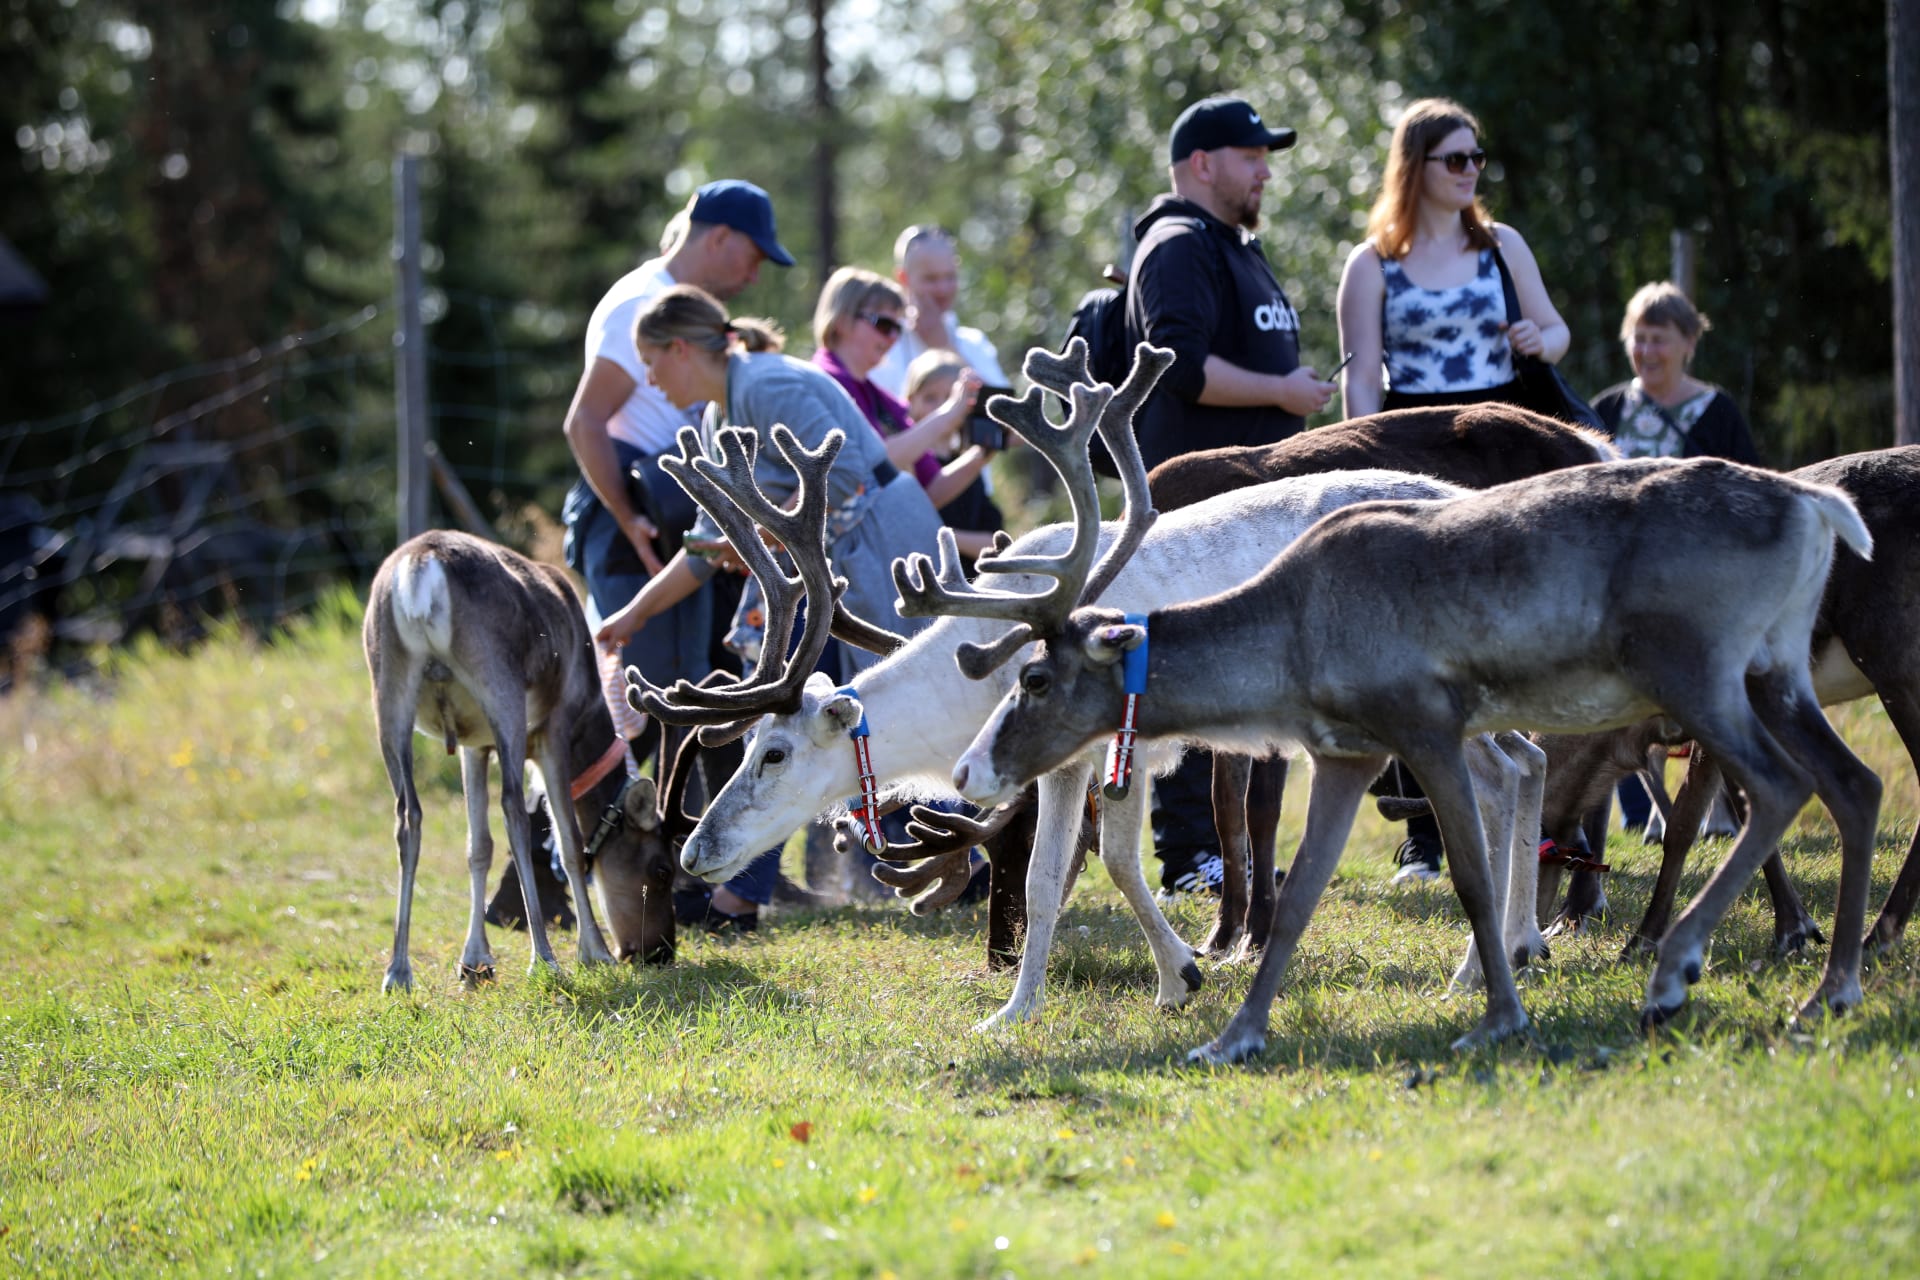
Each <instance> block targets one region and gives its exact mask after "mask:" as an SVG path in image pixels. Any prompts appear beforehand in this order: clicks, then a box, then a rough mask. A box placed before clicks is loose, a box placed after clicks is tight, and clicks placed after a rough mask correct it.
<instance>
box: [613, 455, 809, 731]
mask: <svg viewBox="0 0 1920 1280" xmlns="http://www.w3.org/2000/svg"><path fill="white" fill-rule="evenodd" d="M772 436H773V447H774V448H775V449H776V450H778V451H779V453H780V456H781V457H782V458H784V459H785V460H786V463H787V465H788V466H789V467H791V468H792V469H793V472H794V474H795V475H796V476H798V477H799V480H800V487H799V490H798V494H797V498H798V500H797V501H796V503H795V504H794V508H793V510H791V511H786V510H782V509H781V508H780V507H779V506H778V505H777V504H775V503H774V502H773V501H772V500H771V499H769V498H768V497H767V495H766V494H765V493H764V492H763V491H762V490H761V488H760V486H759V484H758V483H757V482H756V481H755V480H754V478H753V469H754V463H755V461H756V460H757V457H758V453H759V446H760V440H759V436H758V435H757V434H756V433H755V432H753V431H749V430H746V429H744V428H740V427H726V428H723V429H722V430H721V431H719V432H718V433H717V434H716V435H715V437H714V446H715V449H716V450H717V452H718V454H719V457H718V458H717V459H716V458H713V457H709V456H708V455H707V453H706V452H705V451H704V450H703V449H702V448H701V445H700V437H699V433H697V432H696V431H694V429H693V428H692V427H682V428H681V429H680V436H679V444H680V456H679V457H677V458H674V457H664V458H662V459H661V460H660V466H661V469H662V470H664V471H666V472H667V473H668V474H669V475H671V476H672V477H673V478H674V479H675V480H678V481H679V482H680V486H681V487H682V488H683V489H685V490H686V491H687V493H688V494H689V495H691V496H692V498H693V499H694V501H696V502H698V503H699V504H700V505H701V506H702V507H703V508H705V509H706V512H707V514H708V515H710V516H712V517H713V520H714V523H716V524H718V525H719V526H720V528H721V530H722V531H723V532H725V534H726V535H727V540H728V542H729V543H731V544H732V546H733V548H734V550H735V551H736V552H737V553H738V554H739V556H740V558H741V559H742V560H744V561H746V563H747V567H748V568H749V569H750V570H751V571H752V573H753V576H754V577H755V578H756V579H758V580H759V582H760V590H761V592H762V594H764V595H765V597H766V619H767V622H766V634H765V637H764V639H763V641H762V644H761V649H760V658H759V660H758V661H757V662H756V663H755V664H754V668H753V671H752V673H751V674H749V675H748V676H747V677H746V678H745V679H742V680H740V681H738V682H737V683H733V684H724V685H717V686H706V685H700V684H693V683H691V682H689V681H687V680H679V681H676V682H675V683H674V684H673V685H672V686H671V687H669V688H666V689H662V688H660V687H658V686H656V685H654V684H652V683H650V682H649V681H648V680H647V678H646V677H645V676H644V675H642V674H641V673H640V670H639V669H638V668H637V667H628V668H627V700H628V701H629V702H631V703H633V705H634V706H636V707H638V708H639V709H641V710H643V711H646V712H648V713H649V714H651V715H654V716H657V717H658V718H660V719H661V720H664V721H666V722H667V723H669V724H697V725H703V726H708V728H707V729H706V730H704V731H703V732H702V733H701V735H700V738H701V741H702V743H704V744H705V745H708V746H714V745H718V743H720V742H725V741H728V740H730V739H731V738H734V737H738V736H739V734H740V733H744V732H745V731H746V729H747V728H748V727H750V726H751V724H752V722H753V721H754V720H755V719H757V718H758V717H759V716H761V715H764V714H766V713H767V712H769V711H791V710H793V709H795V708H797V707H798V706H799V705H800V689H801V686H803V685H804V684H805V683H806V679H807V676H808V675H809V674H811V673H812V671H813V668H814V664H815V663H816V662H818V661H819V660H820V654H821V652H822V651H823V650H825V648H826V644H827V638H828V635H829V632H830V630H831V628H832V626H833V623H834V614H835V606H836V605H837V604H838V602H839V594H840V592H842V591H845V590H846V585H847V584H846V580H845V579H844V578H835V577H834V576H833V569H832V566H831V565H830V564H829V563H828V562H827V504H828V501H829V497H828V487H827V475H828V473H829V472H830V471H831V470H832V468H833V460H834V458H835V457H836V456H837V455H838V454H839V452H840V446H841V445H842V444H844V443H845V441H846V436H845V435H844V434H843V433H842V432H840V431H837V430H836V431H831V432H829V433H828V434H827V438H826V439H825V440H824V441H822V442H821V444H820V447H819V448H818V449H815V450H811V451H809V450H808V449H807V448H806V447H805V446H803V445H802V444H801V443H800V442H799V440H798V439H797V438H795V436H794V434H793V432H791V431H789V430H788V429H787V428H786V427H784V426H780V425H775V426H774V428H773V431H772ZM762 528H764V529H766V530H767V531H768V532H769V533H771V534H772V535H773V536H774V537H775V538H777V539H779V541H780V543H781V544H782V545H783V546H784V547H785V548H786V550H787V555H788V557H789V558H790V559H791V560H792V561H793V564H794V567H795V569H796V570H797V571H798V573H799V577H797V578H790V577H788V576H787V575H786V573H785V572H784V571H783V570H782V569H781V568H780V566H779V563H778V562H777V561H776V560H775V559H774V556H773V553H772V552H771V551H769V550H768V548H767V546H766V544H765V542H763V541H762V540H761V537H760V529H762ZM806 599H811V600H813V601H814V604H813V607H812V608H810V609H809V610H808V611H807V621H806V626H805V628H804V629H803V630H802V632H801V635H800V643H799V644H798V645H797V646H795V647H794V649H793V652H792V655H791V656H789V655H788V640H789V639H790V638H791V636H792V634H793V623H794V619H795V617H796V616H797V615H798V613H799V610H800V602H801V601H802V600H806ZM718 726H725V729H726V730H737V732H726V731H725V730H721V731H719V732H716V731H715V729H716V728H717V727H718Z"/></svg>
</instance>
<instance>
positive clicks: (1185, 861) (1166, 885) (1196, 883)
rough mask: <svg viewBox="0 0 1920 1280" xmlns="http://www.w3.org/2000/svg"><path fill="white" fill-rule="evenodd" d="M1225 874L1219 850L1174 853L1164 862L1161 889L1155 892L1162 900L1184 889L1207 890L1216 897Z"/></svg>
mask: <svg viewBox="0 0 1920 1280" xmlns="http://www.w3.org/2000/svg"><path fill="white" fill-rule="evenodd" d="M1226 878H1227V876H1226V864H1225V863H1223V862H1222V861H1221V860H1220V855H1219V854H1217V853H1213V852H1210V851H1205V850H1202V851H1198V852H1195V853H1190V854H1187V855H1185V856H1182V855H1180V854H1172V855H1170V856H1168V857H1167V858H1166V859H1165V860H1164V861H1163V862H1162V863H1161V866H1160V892H1159V893H1158V894H1156V895H1154V896H1155V897H1157V898H1158V899H1159V900H1160V901H1162V902H1167V901H1170V900H1171V899H1173V898H1176V897H1178V896H1180V895H1181V894H1183V893H1204V894H1209V895H1211V896H1213V897H1216V898H1217V897H1219V896H1220V887H1221V886H1222V885H1223V884H1225V883H1226Z"/></svg>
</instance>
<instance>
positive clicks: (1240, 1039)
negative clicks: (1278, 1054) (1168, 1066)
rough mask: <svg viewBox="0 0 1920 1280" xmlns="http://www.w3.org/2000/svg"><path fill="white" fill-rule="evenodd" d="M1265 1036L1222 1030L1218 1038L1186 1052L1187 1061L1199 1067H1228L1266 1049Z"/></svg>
mask: <svg viewBox="0 0 1920 1280" xmlns="http://www.w3.org/2000/svg"><path fill="white" fill-rule="evenodd" d="M1266 1047H1267V1038H1266V1037H1265V1036H1260V1035H1236V1034H1234V1033H1232V1032H1231V1031H1226V1032H1222V1033H1221V1035H1220V1038H1219V1039H1217V1040H1213V1041H1211V1042H1209V1043H1207V1044H1203V1045H1201V1046H1200V1047H1199V1048H1198V1049H1193V1050H1190V1051H1189V1052H1188V1053H1187V1061H1188V1062H1190V1063H1192V1064H1194V1065H1195V1066H1200V1067H1230V1066H1233V1065H1234V1064H1236V1063H1241V1062H1246V1061H1247V1060H1248V1059H1250V1058H1253V1057H1255V1056H1256V1055H1258V1054H1260V1053H1263V1052H1265V1051H1266Z"/></svg>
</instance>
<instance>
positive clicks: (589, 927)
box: [362, 531, 674, 991]
mask: <svg viewBox="0 0 1920 1280" xmlns="http://www.w3.org/2000/svg"><path fill="white" fill-rule="evenodd" d="M362 639H363V641H364V645H365V649H366V655H367V667H368V670H369V671H370V672H371V673H372V676H373V709H374V720H375V725H376V728H377V731H378V733H379V738H380V753H381V758H382V759H383V760H384V761H385V763H386V767H387V777H388V779H389V780H390V781H391V782H392V784H393V793H394V797H395V814H396V825H395V831H394V838H395V842H396V843H397V844H398V846H399V854H400V883H399V890H398V904H397V907H396V910H395V918H394V931H393V958H392V960H391V961H390V962H389V963H388V965H387V974H386V978H385V980H384V981H383V982H382V983H381V986H382V989H384V990H402V991H404V990H407V989H410V988H411V987H412V985H413V967H412V964H411V962H410V960H409V958H408V952H407V935H408V928H409V924H410V921H411V917H412V910H413V883H414V875H415V872H416V870H417V868H418V865H419V860H420V820H421V812H420V797H419V794H418V792H417V791H416V789H415V786H414V778H413V733H414V730H415V729H416V728H418V729H419V731H420V732H421V733H423V734H425V735H426V736H427V737H429V738H431V739H433V740H434V741H435V742H443V743H445V744H446V749H447V751H448V753H449V754H451V753H452V752H454V751H455V750H456V749H457V750H458V751H459V754H460V779H461V784H462V786H463V787H464V788H465V791H466V797H467V870H468V874H469V876H470V878H471V880H472V888H473V894H472V911H471V913H470V915H469V917H468V922H467V941H466V946H465V948H464V949H463V950H462V952H461V955H460V975H461V977H462V978H463V979H465V980H468V981H476V980H481V979H485V978H489V977H491V976H492V973H493V953H492V951H491V950H490V949H489V948H488V946H487V933H486V921H485V918H484V917H485V914H486V884H487V871H488V869H489V867H490V866H491V865H492V862H493V837H492V835H491V833H490V832H489V830H488V823H487V761H488V758H489V757H490V756H492V755H494V754H496V753H497V754H498V755H499V757H500V792H501V795H500V804H501V810H502V813H503V816H504V817H505V820H506V829H507V847H508V848H509V849H510V850H511V851H512V854H513V861H514V865H515V867H516V868H517V869H518V872H519V876H520V884H521V889H522V892H523V893H524V895H525V899H526V919H527V932H528V934H529V935H530V938H531V941H532V948H533V964H534V966H536V967H537V966H539V965H543V964H544V965H547V966H553V965H554V964H555V960H554V955H553V948H552V946H551V945H549V943H548V941H547V930H546V915H545V913H544V912H543V911H542V910H541V908H540V902H539V896H538V890H537V889H535V888H534V878H533V864H532V848H531V845H532V835H531V831H530V824H529V822H528V818H527V808H526V803H525V781H524V776H523V772H522V770H523V762H524V761H527V760H529V759H531V760H534V761H535V762H536V763H538V765H539V766H540V773H541V776H542V778H543V779H544V780H545V782H546V786H547V795H548V798H549V801H550V805H551V809H552V812H553V819H554V821H553V826H554V834H555V836H556V837H557V838H558V839H559V842H560V857H561V861H562V863H563V864H564V866H565V868H566V875H567V883H568V887H569V888H570V889H571V891H572V893H573V899H574V902H575V903H577V904H578V911H579V922H580V926H579V927H580V936H579V947H580V959H581V961H582V962H583V963H595V962H603V961H608V960H611V959H613V957H614V953H613V952H612V951H611V950H610V949H609V948H608V946H607V942H606V939H605V937H604V935H603V934H602V933H601V931H600V926H599V924H598V922H597V921H596V920H595V919H594V915H593V907H592V904H591V903H590V902H589V901H588V898H587V895H586V893H585V892H584V889H585V886H586V876H587V873H588V871H589V870H595V871H597V875H596V876H595V880H596V883H597V886H598V889H599V891H600V893H601V895H602V900H603V902H604V903H605V904H606V906H607V913H608V919H609V925H610V927H611V928H612V929H613V932H614V937H615V940H616V944H617V946H618V948H619V954H620V955H621V956H623V957H636V958H641V959H646V960H671V959H672V958H673V948H674V925H673V909H672V904H671V902H670V901H669V898H668V888H669V885H670V883H671V880H672V874H673V864H672V860H671V855H670V854H669V852H668V850H667V847H666V844H665V842H664V841H663V840H662V839H661V838H660V837H659V835H658V828H659V825H660V821H659V813H658V810H657V809H656V807H655V788H654V785H653V782H652V781H651V780H650V779H645V778H642V779H638V780H635V781H633V782H631V783H629V781H628V773H627V768H626V760H627V744H626V742H625V741H624V740H623V739H621V738H620V737H619V736H618V735H616V734H615V732H614V728H613V716H612V714H611V713H610V712H609V711H608V710H607V704H606V702H605V700H604V698H603V695H602V694H601V691H600V680H599V676H598V674H597V672H596V668H595V665H594V655H593V636H592V634H591V633H590V632H589V631H588V630H587V622H586V618H585V616H584V615H583V614H582V613H581V609H580V603H579V600H578V599H577V598H576V597H575V596H574V593H573V587H572V585H571V584H570V583H569V582H568V581H567V578H566V575H565V574H564V573H562V572H561V571H560V570H559V569H556V568H554V567H552V566H551V565H542V564H536V563H535V562H533V561H531V560H529V559H527V558H526V557H525V556H522V555H519V554H517V553H515V552H513V551H509V550H508V549H506V548H505V547H500V546H496V545H494V544H493V543H490V542H484V541H482V540H481V539H478V538H474V537H470V536H468V535H467V534H463V533H450V532H444V531H439V532H432V533H423V534H421V535H420V536H419V537H417V538H414V539H412V540H411V541H409V542H407V543H405V544H404V545H403V546H401V547H400V548H399V549H398V550H396V551H395V552H394V553H393V554H392V555H390V556H388V557H387V559H386V562H385V563H384V564H382V565H381V566H380V571H379V573H378V574H377V575H376V576H375V577H374V580H373V590H372V593H371V594H370V595H369V597H368V599H367V613H366V622H365V626H364V627H363V635H362ZM562 797H571V803H562ZM583 827H584V828H586V829H588V830H589V831H591V833H592V834H591V835H590V836H588V837H587V838H586V839H585V840H583V839H582V837H581V830H582V828H583Z"/></svg>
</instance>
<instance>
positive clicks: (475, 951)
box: [460, 747, 493, 983]
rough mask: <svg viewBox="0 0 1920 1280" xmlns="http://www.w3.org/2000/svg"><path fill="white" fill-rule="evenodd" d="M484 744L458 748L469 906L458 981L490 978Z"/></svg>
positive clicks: (490, 860) (490, 864)
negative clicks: (470, 887)
mask: <svg viewBox="0 0 1920 1280" xmlns="http://www.w3.org/2000/svg"><path fill="white" fill-rule="evenodd" d="M491 754H492V751H491V749H490V748H487V747H462V748H460V788H461V791H462V792H463V793H464V794H465V796H466V799H467V879H468V880H469V881H470V882H471V886H472V909H471V910H470V911H468V913H467V945H466V946H465V947H464V948H462V949H461V952H460V980H461V981H462V982H467V983H474V982H491V981H493V950H492V948H490V947H489V946H487V875H488V874H489V873H490V872H491V871H492V870H493V832H492V831H491V830H490V829H489V826H488V823H487V757H488V756H490V755H491Z"/></svg>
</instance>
